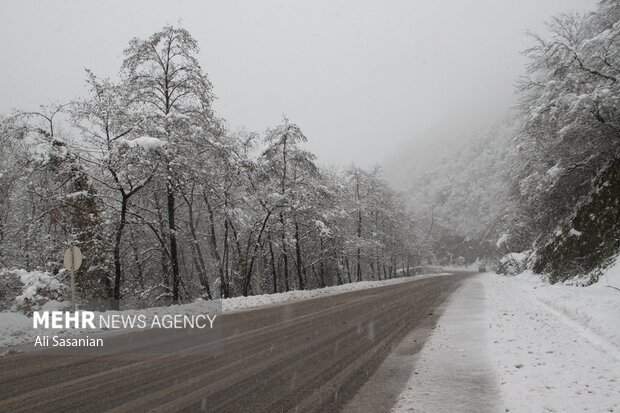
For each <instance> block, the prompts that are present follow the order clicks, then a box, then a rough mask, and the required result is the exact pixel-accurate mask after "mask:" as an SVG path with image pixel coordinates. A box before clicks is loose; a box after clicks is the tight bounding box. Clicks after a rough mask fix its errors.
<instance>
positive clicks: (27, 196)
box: [0, 26, 422, 303]
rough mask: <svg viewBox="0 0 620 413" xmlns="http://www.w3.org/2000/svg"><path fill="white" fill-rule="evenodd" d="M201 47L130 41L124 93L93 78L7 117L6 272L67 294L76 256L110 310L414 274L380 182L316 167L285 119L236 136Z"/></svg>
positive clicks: (182, 39)
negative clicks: (36, 274) (33, 277)
mask: <svg viewBox="0 0 620 413" xmlns="http://www.w3.org/2000/svg"><path fill="white" fill-rule="evenodd" d="M198 50H199V49H198V44H197V43H196V41H195V40H194V38H192V36H191V34H190V33H189V32H188V31H186V30H185V29H183V28H179V27H172V26H167V27H164V28H163V29H162V30H161V31H159V32H157V33H155V34H153V35H152V36H150V37H149V38H147V39H137V38H136V39H133V40H131V42H130V43H129V45H128V47H127V48H126V50H125V51H124V60H123V63H122V67H121V68H120V72H119V79H120V80H119V81H118V82H115V81H112V80H110V79H104V78H100V77H98V76H96V75H95V74H94V72H92V71H90V70H87V71H86V82H87V85H88V91H89V93H88V95H87V96H85V97H83V98H81V99H77V100H75V101H71V102H66V103H61V104H51V105H47V106H44V107H41V108H38V109H37V110H33V111H16V112H15V113H13V114H11V115H7V116H3V117H2V118H1V119H0V128H1V129H0V139H2V142H1V144H0V151H1V152H0V191H1V194H0V202H1V203H2V205H1V217H0V267H5V268H20V269H25V270H26V271H34V270H36V271H42V272H44V273H48V274H52V275H53V276H54V277H56V278H57V279H59V280H60V281H61V282H63V283H67V277H68V274H67V272H66V271H65V270H64V268H63V267H62V255H63V251H64V250H65V249H66V248H67V247H68V246H70V245H76V246H78V247H79V248H80V249H81V251H82V254H83V256H84V264H83V265H82V268H81V269H80V271H78V274H77V278H76V279H77V286H78V291H79V294H78V296H79V297H81V298H82V299H104V300H111V301H112V302H116V303H118V302H119V300H125V301H127V300H131V299H136V300H147V301H149V302H155V301H171V302H178V301H190V300H193V299H195V298H198V297H200V298H204V299H212V298H225V297H232V296H237V295H250V294H257V293H264V292H268V293H275V292H282V291H289V290H291V289H308V288H316V287H324V286H328V285H336V284H342V283H350V282H354V281H361V280H369V279H387V278H391V277H394V276H395V275H396V274H397V272H398V273H401V274H407V275H409V274H410V273H412V272H413V268H414V267H415V266H419V265H420V264H421V260H422V256H421V255H420V254H419V253H418V252H416V251H419V248H418V247H417V246H416V240H415V238H414V237H413V236H412V233H413V232H412V231H411V228H412V225H413V223H412V220H411V217H410V216H409V215H408V214H407V213H406V212H405V211H406V208H405V206H404V199H403V198H402V197H401V195H399V194H398V193H396V192H395V191H393V190H392V189H390V187H389V186H388V185H387V184H386V182H385V181H384V180H383V178H382V176H381V172H380V169H379V168H372V169H363V168H360V167H357V166H355V165H351V166H350V167H348V168H345V169H342V170H338V169H336V168H325V167H319V166H318V165H317V163H316V160H315V156H314V155H313V154H312V153H310V152H308V151H307V150H305V149H304V143H305V142H306V141H307V138H306V136H305V135H304V133H303V131H302V130H301V128H300V127H299V126H298V125H296V124H295V123H294V122H292V121H291V120H289V119H287V118H286V117H283V119H282V122H281V124H279V125H275V126H274V127H272V128H270V129H269V130H267V131H266V132H265V133H262V134H261V133H254V132H246V131H237V132H233V131H230V130H229V129H228V127H227V124H226V122H225V120H223V119H221V118H218V116H217V115H216V114H215V113H214V110H213V108H212V103H213V100H214V99H215V97H214V92H213V86H212V84H211V82H210V81H209V78H208V76H207V74H206V73H205V71H204V70H203V69H202V68H201V66H200V63H199V61H198V59H197V57H196V56H197V53H198ZM4 272H5V274H4V275H5V278H6V279H5V281H4V282H5V283H6V284H9V285H10V281H11V280H10V278H11V277H13V278H15V277H16V276H15V275H11V271H9V270H5V271H4ZM7 279H8V281H7Z"/></svg>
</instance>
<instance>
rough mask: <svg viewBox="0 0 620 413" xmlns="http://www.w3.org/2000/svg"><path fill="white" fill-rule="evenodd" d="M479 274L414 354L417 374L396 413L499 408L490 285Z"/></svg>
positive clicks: (458, 293) (454, 296)
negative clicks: (489, 335)
mask: <svg viewBox="0 0 620 413" xmlns="http://www.w3.org/2000/svg"><path fill="white" fill-rule="evenodd" d="M478 278H479V277H478V276H477V277H474V278H471V279H469V280H468V281H466V283H465V284H464V285H462V286H461V287H460V288H459V289H458V290H456V291H455V292H454V293H453V294H452V295H451V296H450V298H449V299H448V301H447V303H445V304H444V307H445V311H444V312H443V314H442V315H441V317H440V318H439V320H438V321H437V325H436V326H435V327H434V328H433V330H432V334H431V336H430V337H429V338H428V340H427V341H426V342H425V343H424V347H423V348H422V350H421V351H420V352H419V353H418V354H416V355H414V356H413V364H414V368H413V374H411V376H410V378H409V380H408V382H407V384H406V385H405V389H404V391H403V392H402V393H401V394H400V396H399V398H398V400H397V402H396V404H395V405H394V407H393V408H392V413H405V412H411V411H414V412H425V413H442V412H463V413H464V412H476V413H477V412H491V411H500V410H499V402H500V400H499V391H498V384H497V380H496V377H495V373H494V366H493V364H492V360H491V358H490V357H489V352H488V351H487V349H488V344H487V343H488V338H487V330H488V314H487V312H486V301H485V300H486V298H485V289H484V288H483V285H482V283H481V281H480V280H479V279H478ZM405 340H407V338H406V339H405Z"/></svg>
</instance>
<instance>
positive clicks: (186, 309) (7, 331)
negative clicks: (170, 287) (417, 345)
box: [0, 273, 448, 354]
mask: <svg viewBox="0 0 620 413" xmlns="http://www.w3.org/2000/svg"><path fill="white" fill-rule="evenodd" d="M441 275H448V273H438V274H425V275H417V276H415V277H414V278H411V277H400V278H393V279H390V280H383V281H362V282H357V283H351V284H344V285H339V286H333V287H326V288H319V289H315V290H303V291H297V290H295V291H289V292H285V293H278V294H262V295H255V296H250V297H234V298H227V299H224V300H220V301H219V303H221V311H222V312H224V313H231V312H237V311H244V310H250V309H253V308H258V307H264V306H269V305H276V304H283V303H287V302H295V301H301V300H308V299H312V298H317V297H323V296H327V295H333V294H342V293H346V292H349V291H356V290H363V289H367V288H374V287H380V286H384V285H392V284H398V283H402V282H406V281H411V280H412V279H416V280H418V279H422V278H427V277H434V276H441ZM60 304H61V303H58V302H56V301H51V302H49V303H48V304H46V305H45V306H44V307H43V308H42V309H43V310H52V309H60V308H61V307H62V305H60ZM213 312H214V302H210V301H203V300H197V301H195V302H193V303H189V304H181V305H173V306H169V307H154V308H149V309H146V310H126V311H108V312H106V314H124V315H137V314H145V315H146V316H147V318H150V317H152V316H154V315H158V316H161V315H165V314H170V315H175V314H181V315H191V314H203V313H213ZM100 331H103V330H99V329H70V330H59V329H37V330H34V329H33V328H32V318H30V317H27V316H25V315H23V314H21V313H17V312H8V311H7V312H2V313H0V349H2V348H6V347H9V346H16V345H20V344H24V343H33V342H34V340H35V338H36V337H37V336H38V335H77V334H86V333H95V332H100ZM4 352H6V350H5V351H4ZM2 353H3V351H0V354H2Z"/></svg>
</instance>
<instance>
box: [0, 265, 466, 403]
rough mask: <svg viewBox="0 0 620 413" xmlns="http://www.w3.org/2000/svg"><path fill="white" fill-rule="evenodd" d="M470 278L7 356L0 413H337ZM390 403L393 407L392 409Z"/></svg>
mask: <svg viewBox="0 0 620 413" xmlns="http://www.w3.org/2000/svg"><path fill="white" fill-rule="evenodd" d="M465 277H467V275H466V274H458V275H453V276H445V277H444V276H442V277H433V278H426V279H420V280H416V279H415V278H413V279H412V280H411V281H408V282H404V283H400V284H394V285H388V286H383V287H378V288H371V289H366V290H360V291H354V292H349V293H344V294H338V295H332V296H327V297H321V298H316V299H312V300H306V301H301V302H296V303H292V304H286V305H278V306H272V307H266V308H262V309H258V310H253V311H246V312H240V313H234V314H225V315H223V316H218V319H217V320H216V322H215V327H214V329H213V330H182V331H173V330H159V329H156V330H148V331H144V332H140V333H133V334H122V335H117V336H110V337H106V338H105V344H104V346H105V348H104V349H100V350H98V352H97V353H94V352H93V350H92V349H91V350H90V351H89V352H87V353H83V354H81V353H80V352H79V351H76V352H75V354H73V355H71V356H68V355H66V354H65V355H63V354H57V353H55V352H54V351H37V352H31V353H24V354H18V355H15V356H10V357H5V358H2V359H0V411H1V412H4V411H6V412H28V411H37V412H48V411H49V412H73V411H79V412H89V413H94V412H99V411H114V412H134V413H135V412H142V411H156V412H173V411H208V412H235V413H238V412H263V411H264V412H284V411H290V410H294V411H297V412H331V411H338V410H340V409H341V408H342V406H343V405H344V403H346V402H347V401H348V400H349V399H350V398H351V397H352V396H353V395H354V394H355V392H356V391H357V390H358V389H359V388H360V387H361V385H362V384H363V383H364V382H365V381H366V380H367V379H368V378H369V377H370V375H372V373H373V372H374V371H375V370H376V368H377V367H378V366H379V364H380V363H381V361H382V360H383V359H384V358H385V357H386V356H387V354H389V352H390V351H391V350H392V349H393V348H394V347H395V345H396V344H398V342H399V341H400V340H401V339H402V338H403V337H404V336H405V335H406V334H407V333H408V332H409V331H411V330H412V329H414V328H415V327H416V326H417V325H420V324H422V323H424V321H425V320H426V321H428V317H432V315H431V314H432V313H433V311H434V310H435V309H436V308H437V307H438V306H439V305H440V304H441V303H442V302H443V301H444V300H445V299H446V298H447V297H448V296H449V295H450V293H451V292H453V291H454V290H455V289H456V288H457V287H458V286H459V285H460V284H461V283H462V282H463V280H464V279H465ZM389 407H390V406H386V408H388V409H389Z"/></svg>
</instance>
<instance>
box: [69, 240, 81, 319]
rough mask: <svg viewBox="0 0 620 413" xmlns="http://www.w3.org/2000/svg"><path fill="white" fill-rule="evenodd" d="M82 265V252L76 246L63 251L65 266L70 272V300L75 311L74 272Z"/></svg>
mask: <svg viewBox="0 0 620 413" xmlns="http://www.w3.org/2000/svg"><path fill="white" fill-rule="evenodd" d="M80 265H82V252H81V251H80V249H79V248H78V247H69V248H67V250H66V251H65V268H66V269H67V270H68V271H69V272H70V273H71V301H72V302H73V311H75V309H76V307H75V272H76V271H77V270H78V269H79V268H80Z"/></svg>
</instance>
